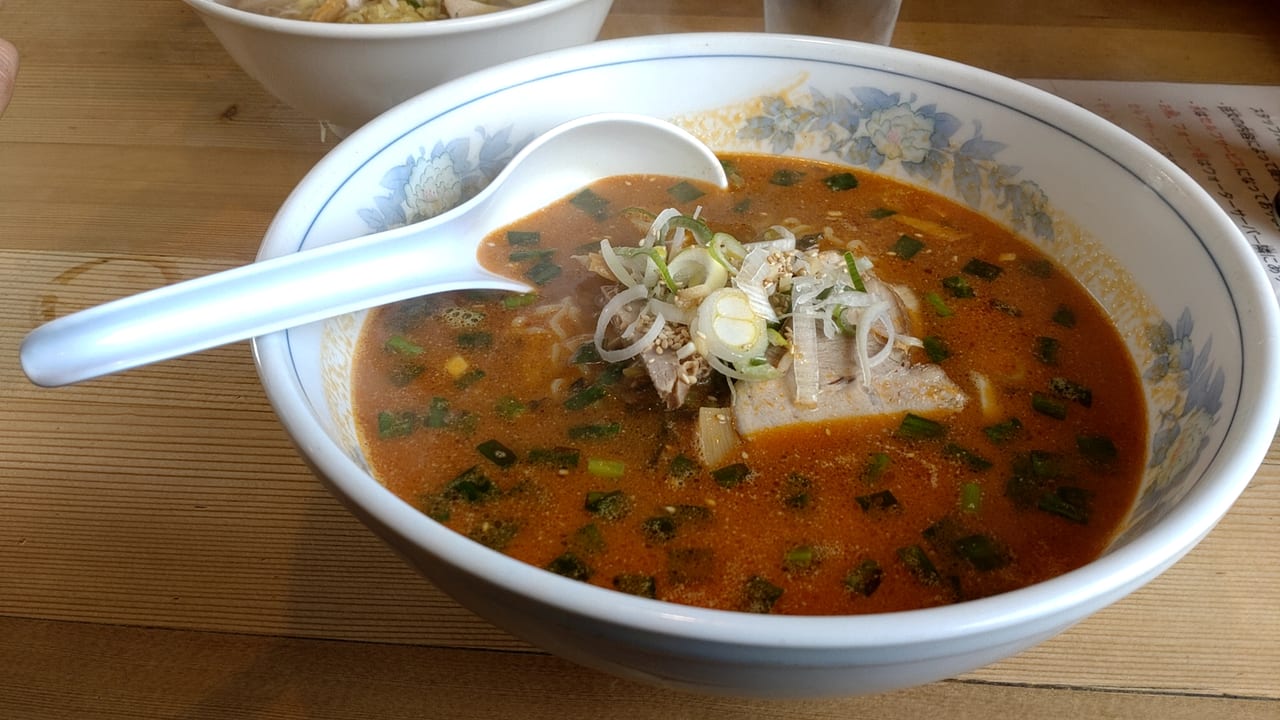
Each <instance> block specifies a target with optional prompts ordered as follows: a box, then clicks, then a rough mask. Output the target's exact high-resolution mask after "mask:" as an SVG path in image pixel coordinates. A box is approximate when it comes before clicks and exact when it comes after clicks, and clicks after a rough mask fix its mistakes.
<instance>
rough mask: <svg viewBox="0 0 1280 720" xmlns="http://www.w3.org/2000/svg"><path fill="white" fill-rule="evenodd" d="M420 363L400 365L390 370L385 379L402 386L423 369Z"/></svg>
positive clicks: (415, 377)
mask: <svg viewBox="0 0 1280 720" xmlns="http://www.w3.org/2000/svg"><path fill="white" fill-rule="evenodd" d="M425 370H426V368H424V367H423V366H421V365H416V364H414V365H401V366H399V367H396V368H394V369H392V370H391V372H390V373H388V375H387V379H388V380H390V381H391V384H392V385H395V386H396V387H404V386H405V385H408V384H409V383H411V382H413V381H414V380H416V379H417V377H418V376H419V375H421V374H422V373H423V371H425Z"/></svg>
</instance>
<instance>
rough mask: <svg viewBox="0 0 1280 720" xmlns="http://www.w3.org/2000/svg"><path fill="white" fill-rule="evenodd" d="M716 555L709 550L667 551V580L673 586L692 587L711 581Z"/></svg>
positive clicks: (698, 548)
mask: <svg viewBox="0 0 1280 720" xmlns="http://www.w3.org/2000/svg"><path fill="white" fill-rule="evenodd" d="M715 570H716V554H715V551H714V550H712V549H711V548H706V547H692V548H673V549H671V550H668V551H667V578H668V579H669V580H670V581H671V583H672V584H674V585H692V584H695V583H702V582H706V581H707V580H710V579H711V576H712V574H713V573H714V572H715Z"/></svg>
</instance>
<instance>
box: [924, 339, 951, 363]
mask: <svg viewBox="0 0 1280 720" xmlns="http://www.w3.org/2000/svg"><path fill="white" fill-rule="evenodd" d="M920 342H921V343H923V344H924V354H925V355H927V356H929V362H932V363H940V362H942V361H943V360H946V359H947V358H949V357H951V350H950V349H949V348H947V343H946V341H945V340H943V339H942V338H940V337H938V336H937V335H927V336H925V337H924V338H921V340H920Z"/></svg>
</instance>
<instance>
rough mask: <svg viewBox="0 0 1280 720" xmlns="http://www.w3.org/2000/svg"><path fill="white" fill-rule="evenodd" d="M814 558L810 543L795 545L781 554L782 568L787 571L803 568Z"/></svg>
mask: <svg viewBox="0 0 1280 720" xmlns="http://www.w3.org/2000/svg"><path fill="white" fill-rule="evenodd" d="M815 559H816V557H815V553H814V551H813V546H812V545H797V546H795V547H793V548H791V549H790V550H787V551H786V552H785V553H783V555H782V568H783V569H784V570H787V571H795V570H805V569H807V568H810V567H812V566H813V563H814V560H815Z"/></svg>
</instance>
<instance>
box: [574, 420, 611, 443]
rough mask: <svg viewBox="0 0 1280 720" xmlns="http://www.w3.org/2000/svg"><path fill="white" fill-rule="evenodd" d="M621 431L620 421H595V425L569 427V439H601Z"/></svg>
mask: <svg viewBox="0 0 1280 720" xmlns="http://www.w3.org/2000/svg"><path fill="white" fill-rule="evenodd" d="M621 431H622V423H616V422H613V423H597V424H595V425H574V426H573V427H571V428H569V431H568V432H569V439H570V440H603V439H605V438H611V437H613V436H615V435H617V434H618V433H619V432H621Z"/></svg>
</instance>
